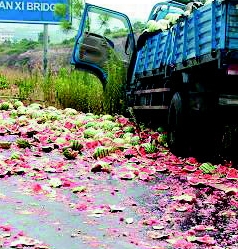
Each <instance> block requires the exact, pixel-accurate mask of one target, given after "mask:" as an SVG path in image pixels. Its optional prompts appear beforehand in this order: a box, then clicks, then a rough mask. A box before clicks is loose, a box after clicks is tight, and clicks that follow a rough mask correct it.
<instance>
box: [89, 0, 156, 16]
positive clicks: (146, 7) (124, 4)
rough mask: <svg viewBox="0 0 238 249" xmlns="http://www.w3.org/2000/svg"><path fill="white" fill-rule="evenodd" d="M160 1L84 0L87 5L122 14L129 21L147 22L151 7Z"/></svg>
mask: <svg viewBox="0 0 238 249" xmlns="http://www.w3.org/2000/svg"><path fill="white" fill-rule="evenodd" d="M159 1H160V0H86V2H87V3H91V4H95V5H99V6H102V7H106V8H109V9H113V10H116V11H119V12H122V13H124V14H126V15H128V17H129V18H130V19H132V20H133V19H140V20H142V21H147V19H148V16H149V13H150V11H151V9H152V7H153V6H154V5H155V4H156V3H158V2H159Z"/></svg>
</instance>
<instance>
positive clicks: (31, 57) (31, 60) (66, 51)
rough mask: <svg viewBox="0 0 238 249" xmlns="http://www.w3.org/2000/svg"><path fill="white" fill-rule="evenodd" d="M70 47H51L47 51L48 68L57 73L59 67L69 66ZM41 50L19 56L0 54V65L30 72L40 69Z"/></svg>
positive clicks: (29, 51)
mask: <svg viewBox="0 0 238 249" xmlns="http://www.w3.org/2000/svg"><path fill="white" fill-rule="evenodd" d="M71 53H72V47H51V48H49V50H48V61H49V67H50V68H51V69H52V70H53V71H57V70H58V69H59V67H64V66H67V65H69V64H70V57H71ZM42 60H43V50H41V49H31V50H28V51H26V52H23V53H20V54H1V56H0V65H2V66H7V67H13V68H14V67H16V68H22V67H23V68H28V69H30V70H32V69H36V68H41V67H42Z"/></svg>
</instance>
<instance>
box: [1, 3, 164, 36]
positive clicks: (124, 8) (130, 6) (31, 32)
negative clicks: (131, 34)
mask: <svg viewBox="0 0 238 249" xmlns="http://www.w3.org/2000/svg"><path fill="white" fill-rule="evenodd" d="M84 1H86V2H87V3H91V4H95V5H98V6H102V7H105V8H109V9H112V10H116V11H118V12H122V13H124V14H126V15H127V16H128V17H129V19H130V20H131V21H132V22H133V21H137V20H140V21H144V22H146V21H147V19H148V16H149V13H150V11H151V9H152V7H153V6H154V4H156V3H157V2H159V1H161V0H143V1H142V0H84ZM1 29H4V30H9V31H13V32H17V33H19V34H20V37H21V39H22V38H27V37H28V36H31V37H35V38H31V39H36V37H37V36H38V33H39V32H42V31H43V25H35V24H31V25H29V24H7V23H0V31H1ZM49 30H50V31H51V32H53V33H56V32H58V33H61V31H60V28H59V27H58V26H57V25H49ZM24 36H25V37H24ZM60 36H61V35H60ZM66 38H67V37H66ZM57 39H58V38H57ZM62 39H64V35H62Z"/></svg>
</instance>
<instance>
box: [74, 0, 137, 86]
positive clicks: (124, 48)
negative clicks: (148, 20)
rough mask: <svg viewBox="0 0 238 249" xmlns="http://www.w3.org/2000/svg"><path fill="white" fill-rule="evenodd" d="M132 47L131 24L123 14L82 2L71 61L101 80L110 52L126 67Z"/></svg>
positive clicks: (106, 68) (133, 45)
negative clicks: (82, 10)
mask: <svg viewBox="0 0 238 249" xmlns="http://www.w3.org/2000/svg"><path fill="white" fill-rule="evenodd" d="M134 49H135V40H134V35H133V31H132V26H131V23H130V20H129V18H128V17H127V16H126V15H125V14H122V13H119V12H116V11H113V10H110V9H105V8H102V7H99V6H95V5H92V4H88V3H86V4H85V9H84V12H83V16H82V19H81V22H80V26H79V30H78V34H77V36H76V42H75V46H74V50H73V54H72V58H71V64H73V65H75V67H76V68H78V69H82V70H87V71H90V72H92V73H94V74H96V75H97V76H98V77H99V78H100V79H101V80H102V81H104V82H105V81H106V80H107V76H108V66H107V63H108V62H109V60H110V58H112V57H111V56H110V55H111V54H112V53H113V54H114V55H116V56H117V58H118V59H119V60H120V61H122V62H123V63H122V65H124V67H125V69H126V70H127V69H128V67H129V63H130V60H131V57H132V54H133V51H134ZM114 58H115V57H114Z"/></svg>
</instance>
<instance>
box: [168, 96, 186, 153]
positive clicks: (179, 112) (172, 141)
mask: <svg viewBox="0 0 238 249" xmlns="http://www.w3.org/2000/svg"><path fill="white" fill-rule="evenodd" d="M185 114H186V113H185V110H184V104H183V101H182V98H181V95H180V94H179V93H178V92H176V93H175V94H174V96H173V97H172V100H171V102H170V107H169V113H168V145H169V148H170V151H171V152H172V153H174V154H176V155H178V156H186V155H187V153H188V146H187V139H186V134H187V131H186V122H185Z"/></svg>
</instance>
